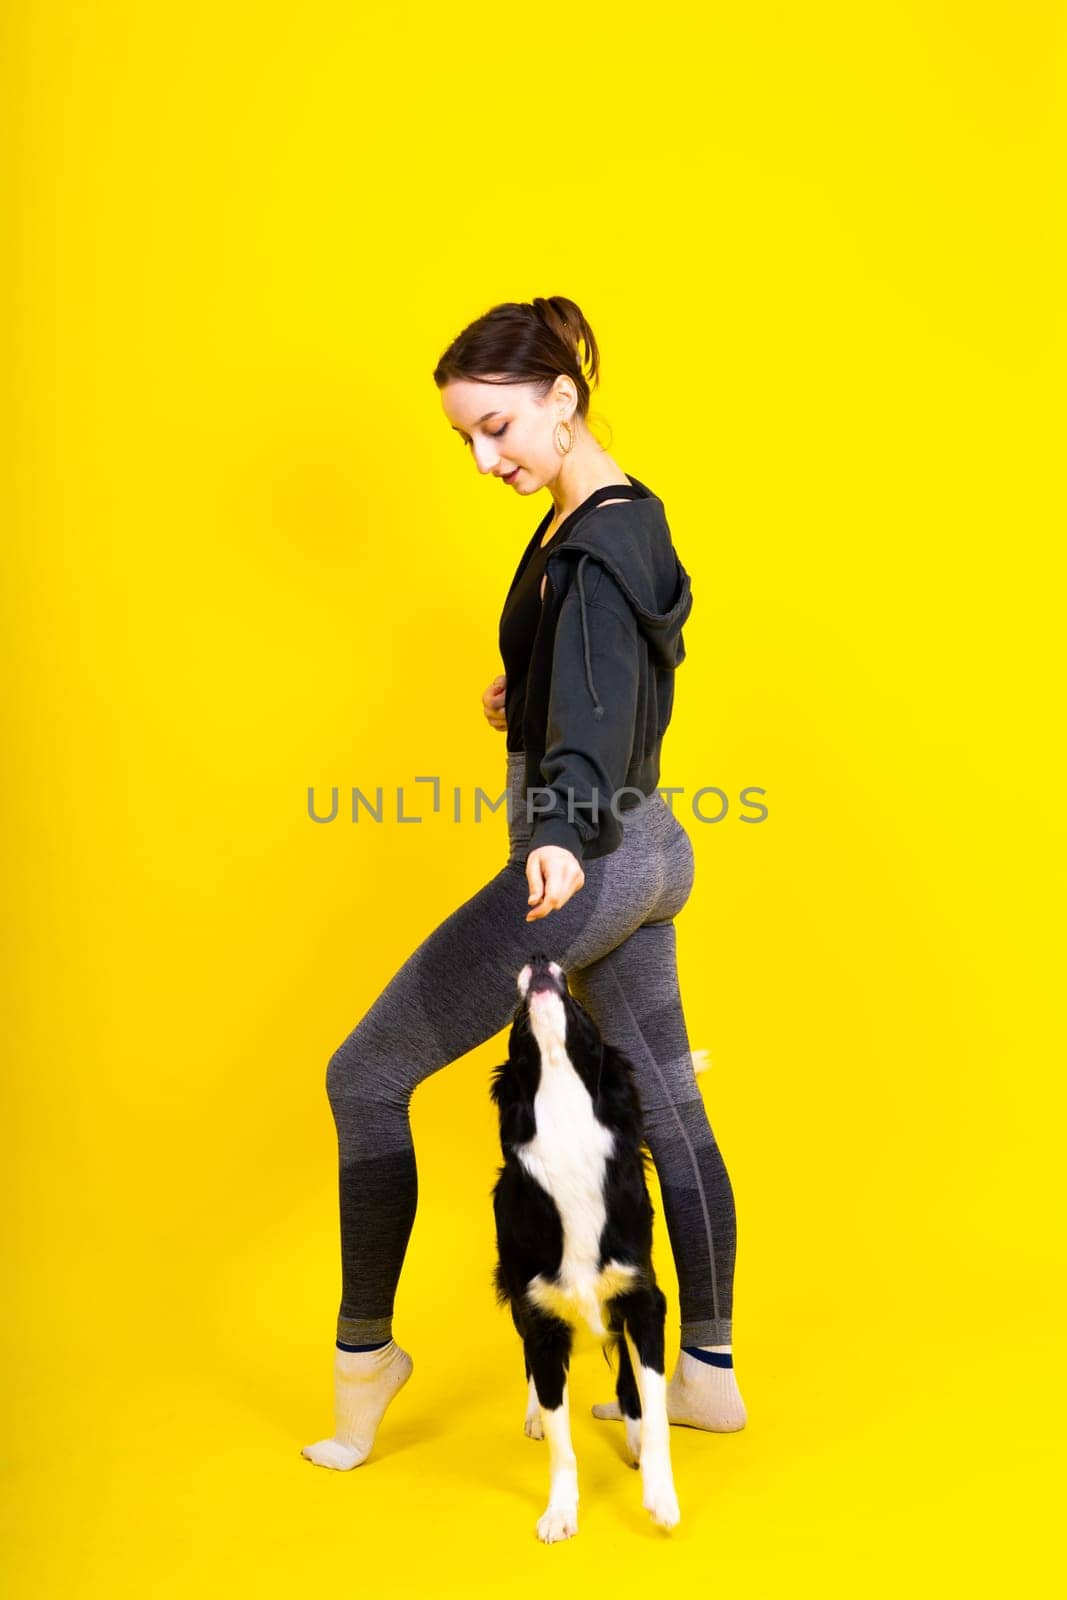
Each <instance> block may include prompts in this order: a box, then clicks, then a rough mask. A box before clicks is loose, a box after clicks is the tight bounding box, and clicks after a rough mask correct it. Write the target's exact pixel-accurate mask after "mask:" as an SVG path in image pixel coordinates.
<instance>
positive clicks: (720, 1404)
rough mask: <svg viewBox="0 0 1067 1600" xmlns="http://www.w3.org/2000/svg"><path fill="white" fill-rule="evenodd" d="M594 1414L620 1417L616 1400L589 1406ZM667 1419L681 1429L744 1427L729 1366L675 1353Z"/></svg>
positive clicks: (720, 1349) (716, 1347)
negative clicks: (716, 1364) (676, 1358)
mask: <svg viewBox="0 0 1067 1600" xmlns="http://www.w3.org/2000/svg"><path fill="white" fill-rule="evenodd" d="M698 1349H701V1350H708V1351H713V1352H715V1353H717V1354H723V1355H726V1354H731V1355H732V1354H733V1347H732V1346H731V1345H728V1344H707V1345H699V1346H698ZM593 1415H594V1417H599V1418H600V1419H601V1420H602V1421H609V1422H610V1421H618V1420H619V1418H621V1416H622V1412H621V1411H620V1410H619V1402H618V1401H617V1400H608V1401H605V1402H603V1403H602V1404H598V1405H595V1406H594V1407H593ZM667 1420H668V1421H669V1422H671V1423H674V1424H676V1425H677V1426H678V1427H683V1428H704V1429H706V1431H707V1432H708V1433H737V1432H738V1431H739V1430H740V1429H741V1428H743V1427H744V1426H745V1423H746V1422H747V1420H748V1413H747V1411H746V1410H745V1402H744V1401H743V1400H742V1398H741V1391H740V1389H738V1387H737V1379H736V1377H735V1376H734V1369H733V1367H714V1366H709V1365H708V1364H707V1363H706V1362H704V1361H701V1360H700V1359H699V1358H698V1357H697V1356H691V1355H689V1353H688V1352H687V1351H685V1350H679V1352H678V1364H677V1366H676V1367H675V1369H674V1374H673V1376H672V1378H671V1381H670V1383H669V1384H668V1385H667Z"/></svg>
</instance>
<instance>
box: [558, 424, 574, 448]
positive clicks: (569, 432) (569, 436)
mask: <svg viewBox="0 0 1067 1600" xmlns="http://www.w3.org/2000/svg"><path fill="white" fill-rule="evenodd" d="M561 428H566V430H567V443H566V444H565V445H563V444H560V442H559V430H560V429H561ZM573 443H574V429H573V427H572V426H571V424H570V423H569V422H564V421H563V418H562V417H561V418H560V420H559V421H558V422H557V423H556V449H557V450H558V451H559V453H560V455H561V456H565V455H566V454H567V453H568V452H569V450H570V448H571V446H572V445H573Z"/></svg>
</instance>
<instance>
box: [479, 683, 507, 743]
mask: <svg viewBox="0 0 1067 1600" xmlns="http://www.w3.org/2000/svg"><path fill="white" fill-rule="evenodd" d="M505 683H506V678H505V674H504V673H503V672H501V673H499V674H498V676H497V677H495V678H494V679H493V681H492V683H491V684H490V685H489V687H488V689H487V690H486V691H485V693H484V694H483V695H482V705H483V707H484V708H485V716H486V721H487V722H488V723H489V726H490V727H491V728H496V729H497V730H498V731H499V732H500V733H504V732H506V730H507V725H508V724H507V718H506V717H505V716H504V695H505V693H506V690H505Z"/></svg>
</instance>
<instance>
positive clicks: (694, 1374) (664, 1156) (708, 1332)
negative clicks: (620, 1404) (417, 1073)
mask: <svg viewBox="0 0 1067 1600" xmlns="http://www.w3.org/2000/svg"><path fill="white" fill-rule="evenodd" d="M570 987H571V990H572V992H573V993H574V994H575V995H576V997H577V998H578V999H579V1000H581V1002H582V1004H583V1005H584V1006H585V1007H586V1009H587V1010H588V1011H589V1013H590V1015H591V1016H592V1017H593V1019H594V1021H595V1022H596V1023H597V1026H598V1027H599V1028H600V1031H601V1033H602V1034H603V1036H604V1038H605V1039H606V1040H607V1041H608V1042H609V1043H611V1044H613V1045H616V1046H617V1047H618V1048H619V1049H620V1050H622V1051H623V1052H624V1054H626V1055H627V1056H628V1057H629V1058H630V1060H631V1061H632V1062H633V1065H634V1068H635V1071H636V1074H637V1080H638V1088H639V1090H640V1095H641V1104H642V1110H643V1114H644V1126H645V1138H646V1141H647V1144H648V1147H649V1150H650V1151H651V1154H652V1159H653V1161H654V1163H655V1167H656V1173H657V1176H658V1178H659V1182H660V1191H661V1194H662V1196H663V1210H664V1216H665V1218H666V1222H667V1230H668V1233H669V1236H670V1241H671V1249H672V1252H673V1255H674V1261H675V1266H676V1269H677V1273H678V1290H679V1299H680V1304H681V1344H682V1346H683V1347H685V1346H688V1347H689V1348H690V1350H700V1351H702V1352H703V1354H702V1355H692V1354H689V1353H687V1352H686V1351H685V1350H684V1349H683V1351H682V1352H681V1354H680V1358H679V1362H678V1366H677V1368H676V1370H675V1374H674V1376H673V1378H672V1380H671V1387H670V1390H669V1392H668V1411H669V1415H670V1416H671V1420H672V1421H673V1422H688V1423H690V1424H691V1425H693V1426H698V1427H710V1428H712V1429H713V1430H715V1431H723V1432H732V1431H734V1430H736V1429H737V1428H739V1427H741V1426H743V1425H744V1421H745V1414H744V1406H743V1404H742V1402H741V1397H740V1394H739V1393H738V1392H737V1386H736V1382H735V1380H734V1375H733V1368H732V1338H733V1322H732V1319H733V1281H734V1264H735V1258H736V1251H737V1225H736V1215H735V1210H734V1196H733V1188H732V1185H731V1183H730V1178H729V1174H728V1172H727V1170H726V1165H725V1163H724V1161H723V1158H722V1155H721V1153H720V1151H719V1147H718V1144H717V1143H716V1140H715V1136H714V1134H713V1133H712V1131H711V1127H710V1124H709V1122H708V1117H707V1112H706V1110H705V1107H704V1102H703V1099H702V1098H701V1094H700V1090H699V1088H698V1086H697V1082H696V1078H695V1076H694V1072H693V1059H692V1055H691V1052H690V1045H689V1037H688V1032H687V1029H686V1025H685V1018H684V1015H683V1011H682V1003H681V996H680V993H679V986H678V969H677V962H676V935H675V926H674V922H673V921H672V920H670V919H668V920H666V921H661V922H649V923H646V924H644V925H643V926H642V927H639V928H638V929H637V930H636V931H635V932H634V933H632V934H631V935H630V937H629V938H628V939H626V941H625V942H624V943H622V944H620V945H619V946H617V948H615V949H613V950H612V951H610V952H609V953H608V954H606V955H605V956H603V957H602V958H601V959H600V960H598V961H596V962H594V963H592V964H591V965H589V966H586V967H584V968H583V969H582V970H580V971H575V972H572V973H571V974H570ZM708 1355H711V1356H713V1357H714V1358H715V1359H714V1360H713V1361H708V1360H706V1359H705V1357H706V1356H708ZM727 1361H729V1363H730V1365H729V1366H726V1365H724V1364H719V1363H726V1362H727ZM597 1414H598V1415H602V1416H603V1415H616V1414H617V1408H616V1409H612V1408H611V1406H610V1404H609V1405H608V1406H600V1407H598V1408H597Z"/></svg>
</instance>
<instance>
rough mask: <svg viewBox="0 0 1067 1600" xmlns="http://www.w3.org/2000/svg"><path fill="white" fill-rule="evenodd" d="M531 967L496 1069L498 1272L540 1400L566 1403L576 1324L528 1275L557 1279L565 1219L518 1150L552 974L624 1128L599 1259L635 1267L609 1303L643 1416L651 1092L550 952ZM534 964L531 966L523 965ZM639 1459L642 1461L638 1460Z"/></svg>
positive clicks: (612, 1121)
mask: <svg viewBox="0 0 1067 1600" xmlns="http://www.w3.org/2000/svg"><path fill="white" fill-rule="evenodd" d="M530 966H531V968H532V969H533V976H532V977H531V979H530V982H529V987H528V988H527V991H526V994H525V996H523V998H522V999H521V1000H520V1002H519V1004H518V1006H517V1008H516V1011H515V1015H514V1018H513V1021H512V1025H511V1033H510V1037H509V1042H508V1059H507V1060H506V1061H505V1062H503V1063H502V1064H501V1065H500V1066H498V1067H496V1068H495V1069H494V1072H493V1075H492V1082H491V1087H490V1093H491V1095H492V1098H493V1100H494V1101H495V1103H496V1106H497V1108H498V1111H499V1116H500V1144H501V1150H502V1152H503V1155H504V1165H503V1166H502V1167H501V1168H500V1169H499V1173H498V1177H497V1181H496V1183H495V1185H494V1187H493V1191H492V1192H493V1211H494V1215H495V1218H496V1234H497V1254H498V1259H497V1262H496V1266H495V1268H494V1272H493V1284H494V1287H495V1290H496V1296H497V1301H498V1303H499V1304H500V1305H502V1306H503V1305H508V1306H509V1307H510V1310H511V1316H512V1320H513V1321H514V1323H515V1327H516V1329H517V1330H518V1333H519V1336H520V1338H521V1339H522V1341H523V1352H524V1364H525V1372H526V1378H527V1380H529V1378H530V1377H531V1375H532V1377H533V1381H534V1387H535V1389H536V1392H537V1398H538V1400H539V1402H540V1404H541V1405H542V1406H543V1407H545V1408H548V1409H553V1408H555V1407H557V1406H558V1405H559V1404H560V1403H561V1399H562V1394H563V1387H564V1384H565V1382H566V1374H567V1371H568V1369H569V1365H570V1356H571V1349H572V1343H573V1332H574V1327H573V1325H572V1324H571V1323H569V1322H566V1321H564V1320H563V1319H562V1318H561V1317H559V1316H556V1315H552V1314H550V1313H548V1312H546V1311H545V1310H544V1309H543V1308H541V1307H539V1306H537V1305H535V1304H533V1303H532V1302H531V1300H530V1299H529V1297H528V1296H527V1294H526V1289H527V1286H528V1284H529V1283H530V1280H531V1279H532V1278H534V1277H535V1276H536V1275H537V1274H542V1275H543V1277H544V1278H546V1279H547V1280H549V1281H550V1282H554V1281H557V1274H558V1272H559V1268H560V1264H561V1262H562V1259H563V1253H564V1251H563V1245H564V1241H563V1226H564V1224H563V1220H562V1219H561V1216H560V1212H559V1210H558V1209H557V1207H556V1204H555V1202H554V1200H553V1199H552V1197H551V1195H549V1194H548V1193H547V1191H546V1190H545V1189H543V1188H542V1187H541V1185H540V1184H539V1183H538V1182H537V1181H536V1179H535V1178H533V1177H532V1176H531V1175H530V1173H528V1172H527V1171H526V1169H525V1168H524V1167H523V1165H522V1164H521V1162H520V1161H519V1159H518V1154H517V1152H518V1150H519V1148H521V1146H523V1145H524V1144H527V1143H528V1142H529V1141H530V1140H531V1139H533V1138H534V1136H535V1134H536V1133H537V1124H536V1115H535V1109H534V1099H535V1096H536V1094H537V1090H538V1086H539V1084H540V1081H541V1053H540V1046H539V1044H538V1041H537V1039H536V1038H535V1036H534V1034H533V1032H532V1031H531V1027H530V1017H529V1003H528V1002H529V998H530V995H531V993H532V992H533V991H534V988H535V986H536V985H537V984H542V985H543V984H547V983H551V984H554V985H555V986H556V988H557V991H558V992H559V994H560V997H561V999H562V1002H563V1006H564V1011H565V1015H566V1051H567V1055H568V1057H569V1059H570V1062H571V1064H572V1066H573V1067H574V1069H575V1071H576V1072H577V1073H578V1075H579V1077H580V1078H581V1081H582V1083H583V1084H584V1085H585V1087H586V1089H587V1090H588V1091H589V1095H590V1097H591V1099H592V1104H593V1112H594V1115H595V1117H596V1119H597V1121H598V1122H600V1123H601V1124H603V1126H604V1127H606V1128H609V1129H610V1130H611V1132H612V1133H613V1134H614V1136H615V1142H614V1151H613V1153H612V1155H611V1156H610V1157H609V1159H608V1161H607V1162H606V1165H605V1168H604V1176H603V1185H602V1192H603V1199H604V1206H605V1222H604V1227H603V1231H602V1233H601V1237H600V1255H599V1261H598V1263H597V1266H598V1270H599V1269H601V1268H603V1267H604V1265H605V1263H607V1262H609V1261H616V1262H620V1263H625V1264H627V1265H631V1266H633V1267H635V1268H636V1269H637V1271H636V1275H635V1277H634V1279H633V1281H632V1284H631V1286H630V1287H629V1288H628V1289H626V1290H625V1291H624V1292H622V1293H618V1294H616V1295H614V1296H613V1297H611V1298H609V1299H606V1300H605V1302H604V1314H605V1324H606V1327H607V1330H608V1337H607V1342H606V1343H605V1345H604V1356H605V1359H606V1360H608V1361H609V1362H610V1359H611V1353H612V1351H614V1352H615V1353H616V1355H617V1359H618V1376H617V1382H616V1394H617V1396H618V1400H619V1407H620V1410H621V1411H622V1414H623V1416H624V1417H628V1418H634V1419H636V1418H638V1417H640V1415H641V1400H640V1395H639V1392H638V1386H637V1382H636V1380H635V1375H634V1370H633V1366H632V1363H631V1360H630V1354H629V1351H628V1349H627V1344H626V1340H625V1338H624V1337H623V1328H624V1326H625V1328H626V1331H627V1333H628V1334H629V1335H630V1338H631V1339H632V1340H633V1343H634V1348H635V1350H636V1352H637V1356H638V1360H639V1361H640V1363H641V1365H642V1366H646V1367H650V1368H651V1369H653V1370H654V1371H655V1372H657V1373H660V1374H662V1373H663V1370H664V1326H665V1320H666V1310H667V1301H666V1296H665V1295H664V1294H663V1291H662V1290H661V1289H660V1288H659V1286H658V1285H657V1283H656V1277H655V1273H654V1271H653V1267H652V1223H653V1215H654V1213H653V1207H652V1201H651V1199H650V1197H649V1192H648V1184H647V1178H646V1173H647V1166H648V1162H649V1161H650V1159H651V1158H650V1156H649V1153H648V1151H647V1148H646V1147H645V1145H644V1140H643V1133H642V1120H641V1103H640V1097H639V1094H638V1090H637V1085H636V1082H635V1078H634V1072H633V1067H632V1065H631V1063H630V1061H629V1060H628V1058H627V1057H626V1056H625V1055H624V1054H623V1053H622V1051H620V1050H618V1049H616V1048H614V1047H613V1046H611V1045H608V1044H605V1043H604V1041H603V1040H602V1038H601V1036H600V1033H599V1031H598V1029H597V1027H596V1024H595V1023H594V1021H593V1019H592V1017H591V1016H590V1015H589V1013H588V1011H586V1009H585V1007H584V1006H582V1004H581V1003H580V1002H579V1001H578V1000H577V999H576V998H575V997H574V996H573V995H572V994H571V993H570V991H569V989H568V987H567V984H566V980H565V979H564V980H563V981H562V983H560V982H559V980H557V979H556V978H555V976H554V975H553V974H552V973H551V972H550V971H549V962H548V960H547V958H546V957H545V956H544V955H543V954H540V953H538V954H537V955H534V956H531V958H530ZM524 970H525V969H524ZM635 1464H636V1463H635Z"/></svg>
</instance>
